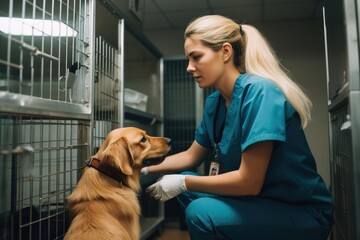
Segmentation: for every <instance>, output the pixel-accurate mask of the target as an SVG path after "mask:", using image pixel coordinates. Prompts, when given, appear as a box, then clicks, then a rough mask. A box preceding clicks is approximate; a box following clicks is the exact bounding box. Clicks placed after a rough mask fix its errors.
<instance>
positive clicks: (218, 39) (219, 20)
mask: <svg viewBox="0 0 360 240" xmlns="http://www.w3.org/2000/svg"><path fill="white" fill-rule="evenodd" d="M184 36H185V38H192V39H197V40H200V41H201V42H202V43H203V44H204V45H205V46H207V47H210V48H211V49H213V50H214V51H219V50H220V49H221V47H222V45H223V44H224V43H226V42H227V43H230V44H231V45H232V47H233V49H234V64H235V65H236V67H237V68H238V69H239V71H240V72H244V71H246V72H248V73H250V74H254V75H258V76H261V77H264V78H266V79H268V80H270V81H272V82H273V83H275V84H276V85H277V86H278V87H279V88H280V90H281V91H282V92H283V93H284V95H285V96H286V99H287V100H288V101H289V102H290V104H291V105H292V106H293V107H294V108H295V109H296V111H297V112H298V113H299V115H300V119H301V125H302V127H303V128H305V127H306V126H307V124H308V122H309V120H310V119H311V113H310V110H311V107H312V104H311V101H310V99H309V98H308V97H307V96H306V94H305V93H304V92H303V91H302V90H301V88H300V87H299V86H298V85H297V84H296V83H295V82H294V81H292V80H291V79H290V77H289V76H288V75H287V74H286V72H285V68H284V67H283V66H282V65H281V64H280V62H279V60H278V58H277V57H276V54H275V53H274V51H273V49H272V48H271V46H270V45H269V44H268V42H267V41H266V39H265V38H264V37H263V36H262V34H261V33H260V32H259V31H258V30H257V29H256V28H254V27H253V26H250V25H245V24H242V25H238V24H237V23H236V22H234V21H233V20H231V19H229V18H226V17H223V16H220V15H207V16H203V17H200V18H197V19H195V20H194V21H192V22H191V23H190V24H189V25H188V26H187V28H186V30H185V34H184Z"/></svg>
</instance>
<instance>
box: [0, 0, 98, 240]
mask: <svg viewBox="0 0 360 240" xmlns="http://www.w3.org/2000/svg"><path fill="white" fill-rule="evenodd" d="M94 20H95V1H93V0H78V1H70V0H51V1H50V0H6V1H1V4H0V46H1V51H0V195H1V198H0V239H16V240H18V239H19V240H23V239H62V237H63V236H64V234H65V232H66V229H67V227H68V224H69V222H68V219H69V218H68V217H67V214H66V209H65V204H66V198H67V196H68V195H69V194H70V193H71V192H72V190H73V189H74V188H75V186H76V184H77V182H78V179H79V177H80V176H81V172H82V167H83V166H84V161H85V160H86V159H87V158H88V157H89V155H90V154H91V144H92V127H93V122H92V119H93V104H92V103H93V99H94V96H93V93H92V92H93V85H94V84H93V81H94V71H95V67H94V63H95V59H94V51H95V37H94V30H95V29H94V26H95V24H94Z"/></svg>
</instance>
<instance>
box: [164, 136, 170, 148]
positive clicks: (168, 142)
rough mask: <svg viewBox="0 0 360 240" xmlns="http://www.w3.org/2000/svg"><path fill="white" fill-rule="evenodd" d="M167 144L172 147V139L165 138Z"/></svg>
mask: <svg viewBox="0 0 360 240" xmlns="http://www.w3.org/2000/svg"><path fill="white" fill-rule="evenodd" d="M165 141H166V144H167V145H169V146H171V138H165Z"/></svg>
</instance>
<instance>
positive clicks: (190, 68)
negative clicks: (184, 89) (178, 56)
mask: <svg viewBox="0 0 360 240" xmlns="http://www.w3.org/2000/svg"><path fill="white" fill-rule="evenodd" d="M186 71H187V72H189V73H192V72H194V71H195V67H194V66H193V65H192V64H191V62H190V61H189V63H188V66H187V68H186Z"/></svg>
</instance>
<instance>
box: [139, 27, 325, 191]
mask: <svg viewBox="0 0 360 240" xmlns="http://www.w3.org/2000/svg"><path fill="white" fill-rule="evenodd" d="M254 25H255V26H256V27H257V28H258V29H259V30H260V31H261V32H262V33H263V34H264V35H265V37H266V38H267V39H268V41H269V42H270V44H271V45H272V46H273V48H274V50H275V52H276V53H277V55H278V57H279V59H280V60H281V62H282V64H283V65H284V66H285V67H286V68H287V69H288V70H289V71H290V75H291V76H292V77H293V79H294V80H295V81H296V82H298V83H299V84H300V85H301V86H302V87H303V88H304V90H305V92H306V93H307V94H308V95H309V97H310V99H311V100H312V102H313V110H312V121H311V122H310V124H309V126H308V127H307V129H306V131H305V133H306V136H307V138H308V141H309V145H310V147H311V149H312V151H313V154H314V156H315V158H316V161H317V167H318V171H319V173H320V175H321V176H322V177H323V178H324V180H325V182H326V183H327V185H328V186H329V184H330V167H329V135H328V118H327V117H328V115H327V90H326V70H325V52H324V34H323V25H322V21H321V20H316V21H306V22H273V23H262V24H254ZM145 34H146V35H147V37H148V38H149V39H150V41H152V42H153V43H154V44H155V46H157V47H158V49H159V50H160V51H161V52H162V53H163V55H164V57H165V58H184V50H183V44H184V37H183V30H174V31H167V32H162V31H150V32H145ZM184 71H185V69H184Z"/></svg>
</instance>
